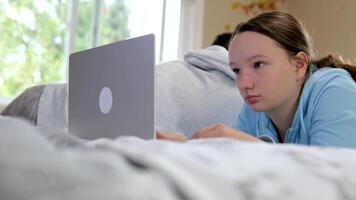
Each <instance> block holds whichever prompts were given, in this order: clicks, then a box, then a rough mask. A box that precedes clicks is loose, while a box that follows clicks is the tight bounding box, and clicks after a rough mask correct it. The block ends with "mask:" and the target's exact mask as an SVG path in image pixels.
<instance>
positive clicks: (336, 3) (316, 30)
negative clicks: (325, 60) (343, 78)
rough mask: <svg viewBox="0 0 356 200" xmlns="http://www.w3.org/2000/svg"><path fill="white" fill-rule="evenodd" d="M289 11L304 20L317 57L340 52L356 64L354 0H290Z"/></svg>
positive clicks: (355, 13) (355, 12)
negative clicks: (316, 51)
mask: <svg viewBox="0 0 356 200" xmlns="http://www.w3.org/2000/svg"><path fill="white" fill-rule="evenodd" d="M288 10H289V12H290V13H291V14H293V15H295V16H296V17H297V18H299V19H300V20H302V21H303V22H304V24H305V26H306V27H307V29H308V30H309V32H310V34H311V35H312V37H313V39H314V43H315V46H316V47H317V50H318V54H317V55H318V56H325V55H327V54H328V53H340V54H342V55H343V56H344V58H347V59H350V60H351V61H353V63H356V34H355V33H356V23H355V22H354V21H355V19H356V1H355V0H313V1H308V0H289V1H288Z"/></svg>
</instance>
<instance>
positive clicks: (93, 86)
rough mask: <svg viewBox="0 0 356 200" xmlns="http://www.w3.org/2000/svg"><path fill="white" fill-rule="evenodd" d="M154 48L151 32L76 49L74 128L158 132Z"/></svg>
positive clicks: (92, 134)
mask: <svg viewBox="0 0 356 200" xmlns="http://www.w3.org/2000/svg"><path fill="white" fill-rule="evenodd" d="M154 52H155V49H154V35H153V34H149V35H144V36H141V37H136V38H131V39H127V40H123V41H119V42H115V43H112V44H108V45H105V46H100V47H96V48H92V49H89V50H85V51H81V52H78V53H73V54H71V55H70V57H69V100H68V101H69V103H68V104H69V108H68V112H69V116H68V118H69V126H68V131H69V133H70V134H74V135H76V136H78V137H80V138H82V139H88V140H91V139H96V138H102V137H105V138H116V137H118V136H122V135H129V136H138V137H141V138H144V139H151V138H154V135H155V134H154V132H155V69H154V66H155V60H154V59H155V56H154Z"/></svg>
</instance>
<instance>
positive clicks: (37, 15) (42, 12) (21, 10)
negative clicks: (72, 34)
mask: <svg viewBox="0 0 356 200" xmlns="http://www.w3.org/2000/svg"><path fill="white" fill-rule="evenodd" d="M71 2H72V1H70V0H69V1H65V0H12V1H10V0H8V1H1V2H0V35H1V36H0V96H7V97H13V96H15V95H17V94H19V93H20V92H22V91H23V90H24V89H25V88H28V87H30V86H33V85H38V84H46V83H53V82H58V81H64V78H65V72H66V67H67V65H66V63H64V62H65V60H66V59H65V58H64V55H65V47H66V36H67V34H68V33H69V30H67V26H66V18H67V16H66V15H67V13H69V12H68V11H67V8H68V5H67V4H69V3H71ZM94 2H95V0H79V3H78V22H77V34H76V38H75V44H74V51H80V50H84V49H88V48H90V47H92V41H91V40H92V35H93V34H92V28H93V15H94V5H95V4H94ZM103 2H104V1H103ZM111 2H112V3H110V4H107V5H104V6H103V9H102V10H101V11H100V15H101V19H102V20H101V27H100V34H99V39H100V40H99V45H101V44H106V43H110V42H113V41H117V40H120V39H122V38H124V37H127V36H128V35H129V31H128V25H127V22H128V20H127V19H128V11H127V8H126V7H125V4H124V2H123V0H114V1H111Z"/></svg>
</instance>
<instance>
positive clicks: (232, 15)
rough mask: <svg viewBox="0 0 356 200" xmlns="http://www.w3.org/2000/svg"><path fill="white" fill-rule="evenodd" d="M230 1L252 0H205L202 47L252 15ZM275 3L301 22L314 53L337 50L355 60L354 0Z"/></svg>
mask: <svg viewBox="0 0 356 200" xmlns="http://www.w3.org/2000/svg"><path fill="white" fill-rule="evenodd" d="M261 1H263V0H260V2H261ZM234 2H242V3H251V2H254V1H253V0H240V1H236V0H205V13H204V26H203V36H202V38H203V47H207V46H209V45H210V44H211V42H212V41H213V39H214V37H215V36H216V35H217V34H219V33H222V32H225V31H232V30H233V28H234V27H235V26H236V24H238V23H239V22H241V21H246V20H248V19H249V18H251V17H253V13H249V14H248V15H246V13H244V11H243V10H241V9H237V10H236V9H235V10H233V9H232V5H233V3H234ZM255 2H256V1H255ZM277 2H279V3H277V6H276V7H277V9H279V10H286V11H288V12H290V13H291V14H293V15H295V16H296V17H297V18H298V19H300V20H301V21H302V22H303V23H304V24H305V26H306V27H307V29H308V31H309V32H310V34H311V36H312V37H313V38H314V43H315V46H316V48H317V55H318V56H324V55H326V54H328V53H340V54H342V55H343V56H344V58H346V59H350V60H351V61H352V62H353V63H356V34H355V33H356V23H355V22H353V21H354V20H355V19H356V1H355V0H313V1H309V0H285V1H283V0H280V1H277ZM229 29H230V30H229Z"/></svg>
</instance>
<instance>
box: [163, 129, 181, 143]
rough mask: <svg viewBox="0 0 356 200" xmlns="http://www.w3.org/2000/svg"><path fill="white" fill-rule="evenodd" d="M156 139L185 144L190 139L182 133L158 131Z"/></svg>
mask: <svg viewBox="0 0 356 200" xmlns="http://www.w3.org/2000/svg"><path fill="white" fill-rule="evenodd" d="M156 138H157V139H159V140H171V141H176V142H185V141H187V140H188V138H187V137H186V136H185V135H183V134H181V133H175V132H165V133H164V132H160V131H159V130H156Z"/></svg>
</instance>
